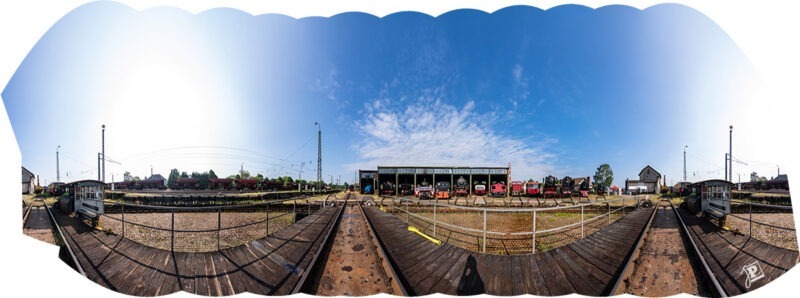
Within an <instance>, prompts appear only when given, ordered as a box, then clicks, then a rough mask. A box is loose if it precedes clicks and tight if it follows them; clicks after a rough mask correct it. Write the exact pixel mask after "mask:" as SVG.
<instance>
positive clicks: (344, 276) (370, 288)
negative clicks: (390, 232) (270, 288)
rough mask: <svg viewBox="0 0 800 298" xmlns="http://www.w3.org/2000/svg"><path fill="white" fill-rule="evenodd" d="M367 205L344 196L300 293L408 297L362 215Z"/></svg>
mask: <svg viewBox="0 0 800 298" xmlns="http://www.w3.org/2000/svg"><path fill="white" fill-rule="evenodd" d="M368 202H370V201H369V200H364V198H362V199H361V200H358V199H357V198H356V196H355V195H353V194H348V195H347V196H345V198H344V200H343V204H339V207H337V208H340V210H339V211H338V212H339V215H338V216H337V217H336V219H335V220H336V222H335V223H334V227H333V229H331V231H332V232H331V234H330V235H328V237H327V238H326V239H325V242H324V244H323V246H322V250H321V251H320V253H319V255H318V257H315V259H314V261H313V262H312V265H311V267H310V270H307V271H306V273H305V274H306V276H303V278H301V281H300V283H299V284H298V286H297V288H296V289H299V292H303V293H307V294H311V295H322V296H343V295H344V296H367V295H374V294H378V293H388V294H393V295H402V296H407V295H408V294H407V292H406V290H405V287H404V286H403V284H402V283H401V282H400V279H399V278H398V276H397V273H396V270H395V269H394V268H393V266H392V264H391V263H390V262H389V259H388V257H387V254H386V252H385V251H384V249H383V247H382V246H381V244H380V241H379V240H378V239H377V234H376V233H375V230H374V228H373V226H372V223H371V222H370V221H369V219H368V218H367V217H366V215H365V214H364V210H363V208H364V207H363V206H362V205H364V204H368ZM338 203H342V201H341V200H339V201H338V202H337V204H338ZM370 205H372V204H370ZM369 208H371V207H369ZM296 292H298V291H295V292H294V293H296Z"/></svg>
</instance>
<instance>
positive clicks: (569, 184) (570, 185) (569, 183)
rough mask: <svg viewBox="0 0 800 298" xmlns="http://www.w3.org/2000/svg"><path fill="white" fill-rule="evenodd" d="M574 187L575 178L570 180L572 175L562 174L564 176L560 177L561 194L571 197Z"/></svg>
mask: <svg viewBox="0 0 800 298" xmlns="http://www.w3.org/2000/svg"><path fill="white" fill-rule="evenodd" d="M574 189H575V180H572V177H570V176H564V178H563V179H561V196H562V197H571V196H572V192H573V190H574Z"/></svg>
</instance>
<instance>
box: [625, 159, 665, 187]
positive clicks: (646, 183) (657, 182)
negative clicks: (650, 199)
mask: <svg viewBox="0 0 800 298" xmlns="http://www.w3.org/2000/svg"><path fill="white" fill-rule="evenodd" d="M659 186H661V173H659V172H658V171H656V169H654V168H653V167H651V166H650V165H647V166H645V167H644V168H643V169H642V170H641V171H639V180H629V179H625V191H626V192H628V193H656V192H657V191H658V188H659Z"/></svg>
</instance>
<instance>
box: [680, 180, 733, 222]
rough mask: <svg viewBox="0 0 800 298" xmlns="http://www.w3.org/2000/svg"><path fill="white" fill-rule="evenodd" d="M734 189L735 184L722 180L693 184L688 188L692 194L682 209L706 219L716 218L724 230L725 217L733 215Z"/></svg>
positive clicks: (686, 199) (684, 202) (682, 205)
mask: <svg viewBox="0 0 800 298" xmlns="http://www.w3.org/2000/svg"><path fill="white" fill-rule="evenodd" d="M732 187H733V183H731V182H728V181H726V180H722V179H713V180H706V181H700V182H697V183H692V184H690V185H689V187H688V188H689V190H690V192H691V194H690V195H689V196H687V197H686V198H685V199H684V201H683V203H681V207H683V208H687V209H688V210H689V212H691V213H694V214H698V215H700V214H702V216H703V217H706V218H715V219H717V220H718V221H719V225H720V227H722V228H724V227H725V217H726V216H727V215H728V214H731V190H732Z"/></svg>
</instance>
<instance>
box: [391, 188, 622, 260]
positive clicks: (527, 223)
mask: <svg viewBox="0 0 800 298" xmlns="http://www.w3.org/2000/svg"><path fill="white" fill-rule="evenodd" d="M384 202H385V203H387V204H385V205H382V206H383V210H384V211H386V212H391V213H393V214H394V215H395V216H397V217H398V218H399V219H400V220H402V221H405V222H406V223H408V224H409V225H411V226H415V227H417V228H418V229H419V230H420V231H421V232H422V233H425V234H427V235H429V236H432V237H434V238H436V239H438V240H441V241H442V242H447V243H450V244H453V245H456V246H460V247H463V248H466V249H469V250H473V251H478V252H485V253H492V254H523V253H532V252H533V253H535V252H537V251H544V250H549V249H553V248H556V247H559V246H563V245H566V244H568V243H571V242H573V241H575V240H577V239H580V238H582V237H585V236H587V235H590V234H592V233H594V232H596V231H598V230H600V229H602V228H603V227H606V226H608V225H610V224H611V223H613V222H615V221H616V220H618V219H619V218H621V217H622V216H623V215H624V214H625V212H626V209H627V210H628V212H629V211H630V210H631V209H632V208H633V206H635V204H636V200H635V199H627V200H626V199H625V198H621V199H617V200H612V201H597V202H586V203H579V204H574V205H571V206H558V207H548V208H522V207H520V208H506V207H502V208H495V207H468V206H460V205H451V204H440V203H437V202H434V201H420V200H410V199H405V198H403V199H399V200H392V201H390V202H388V201H384Z"/></svg>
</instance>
